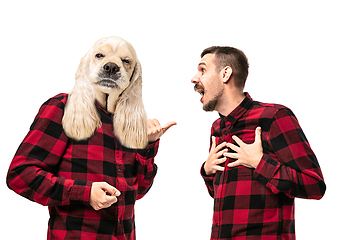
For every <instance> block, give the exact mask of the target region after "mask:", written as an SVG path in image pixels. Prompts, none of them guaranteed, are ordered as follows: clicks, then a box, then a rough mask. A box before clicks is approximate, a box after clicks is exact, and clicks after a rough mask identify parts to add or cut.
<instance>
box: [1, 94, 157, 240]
mask: <svg viewBox="0 0 339 240" xmlns="http://www.w3.org/2000/svg"><path fill="white" fill-rule="evenodd" d="M66 100H67V94H59V95H57V96H55V97H53V98H51V99H49V100H48V101H47V102H45V103H44V104H43V105H42V107H41V108H40V110H39V113H38V115H37V116H36V118H35V120H34V122H33V124H32V126H31V128H30V131H29V133H28V134H27V136H26V137H25V139H24V140H23V142H22V143H21V145H20V147H19V149H18V151H17V153H16V155H15V156H14V159H13V161H12V163H11V165H10V168H9V171H8V175H7V184H8V186H9V188H11V189H13V190H14V191H15V192H17V193H18V194H20V195H22V196H24V197H26V198H28V199H30V200H32V201H35V202H37V203H40V204H42V205H47V206H48V207H49V213H50V220H49V223H48V237H47V238H48V239H100V240H105V239H119V240H120V239H131V240H133V239H135V224H134V203H135V201H136V200H137V199H140V198H142V197H143V196H144V195H145V194H146V192H147V191H148V190H149V188H150V187H151V185H152V182H153V179H154V177H155V174H156V171H157V166H156V165H155V164H154V157H155V155H156V154H157V151H158V146H159V141H157V142H155V143H151V144H149V145H148V146H147V148H146V149H144V150H133V149H128V148H125V147H123V146H122V145H121V144H120V143H119V141H118V140H117V138H116V137H115V136H114V134H113V121H112V114H110V113H108V112H106V111H105V110H104V109H103V108H101V107H100V105H99V104H98V103H96V106H97V110H98V112H99V113H100V116H101V121H102V127H100V128H99V129H97V130H96V132H95V134H94V135H93V136H92V137H91V138H89V139H88V140H86V141H74V140H72V139H70V138H68V137H67V136H66V135H65V132H64V131H63V128H62V125H61V120H62V117H63V113H64V107H65V103H66ZM103 181H104V182H107V183H109V184H110V185H112V186H114V187H115V188H117V189H118V190H119V191H120V192H121V195H120V196H119V197H118V202H117V203H115V204H113V205H112V206H111V207H109V208H106V209H102V210H99V211H95V210H94V209H93V208H92V207H91V206H90V205H89V196H90V190H91V185H92V182H103Z"/></svg>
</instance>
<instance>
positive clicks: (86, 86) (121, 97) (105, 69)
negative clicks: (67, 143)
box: [63, 37, 147, 148]
mask: <svg viewBox="0 0 339 240" xmlns="http://www.w3.org/2000/svg"><path fill="white" fill-rule="evenodd" d="M75 80H76V81H75V86H74V88H73V90H72V91H71V92H70V94H69V97H68V100H67V103H66V108H65V113H64V117H63V127H64V130H65V133H66V134H67V136H69V137H70V138H73V139H75V140H84V139H87V138H89V137H91V136H92V135H93V133H94V131H95V130H96V129H97V128H98V127H100V126H101V121H100V117H99V115H98V112H97V110H96V108H95V99H96V100H97V101H98V102H99V103H100V104H101V105H102V106H103V107H104V108H106V109H107V111H109V112H111V113H113V115H114V117H113V126H114V134H115V135H116V136H117V137H118V139H119V140H120V142H121V144H122V145H124V146H126V147H129V148H144V147H145V146H146V145H147V117H146V113H145V110H144V106H143V102H142V74H141V65H140V62H139V61H138V58H137V55H136V52H135V50H134V48H133V46H132V45H131V44H130V43H128V42H127V41H125V40H123V39H121V38H119V37H109V38H102V39H100V40H98V41H97V42H96V43H95V44H94V46H93V47H92V48H91V49H90V50H89V51H88V52H87V54H86V55H85V56H84V57H83V58H82V59H81V62H80V65H79V68H78V71H77V72H76V74H75Z"/></svg>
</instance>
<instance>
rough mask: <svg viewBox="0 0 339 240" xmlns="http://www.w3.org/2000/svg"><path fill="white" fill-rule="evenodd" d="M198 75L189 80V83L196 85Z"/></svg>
mask: <svg viewBox="0 0 339 240" xmlns="http://www.w3.org/2000/svg"><path fill="white" fill-rule="evenodd" d="M198 75H199V73H197V74H195V75H194V77H193V78H192V79H191V83H194V84H197V83H198V82H199V81H200V79H199V76H198Z"/></svg>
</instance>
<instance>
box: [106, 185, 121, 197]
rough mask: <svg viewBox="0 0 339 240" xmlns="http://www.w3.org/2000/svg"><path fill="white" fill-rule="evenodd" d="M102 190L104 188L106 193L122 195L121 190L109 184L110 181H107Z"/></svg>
mask: <svg viewBox="0 0 339 240" xmlns="http://www.w3.org/2000/svg"><path fill="white" fill-rule="evenodd" d="M102 190H104V191H105V192H106V193H109V195H111V196H117V197H118V196H120V194H121V193H120V191H119V190H118V189H116V188H115V187H113V186H111V185H109V184H108V183H106V184H105V185H104V186H103V187H102Z"/></svg>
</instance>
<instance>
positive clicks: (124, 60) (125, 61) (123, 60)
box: [121, 59, 130, 64]
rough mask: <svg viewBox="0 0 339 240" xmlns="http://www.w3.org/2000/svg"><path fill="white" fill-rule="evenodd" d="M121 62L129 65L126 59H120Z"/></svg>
mask: <svg viewBox="0 0 339 240" xmlns="http://www.w3.org/2000/svg"><path fill="white" fill-rule="evenodd" d="M121 61H122V62H123V63H126V64H129V63H130V61H129V60H128V59H121Z"/></svg>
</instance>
